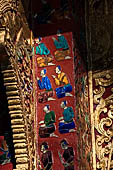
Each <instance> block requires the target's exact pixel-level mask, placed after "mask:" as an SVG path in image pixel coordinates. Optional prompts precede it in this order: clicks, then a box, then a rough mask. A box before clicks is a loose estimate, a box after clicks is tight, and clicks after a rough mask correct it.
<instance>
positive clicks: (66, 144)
mask: <svg viewBox="0 0 113 170" xmlns="http://www.w3.org/2000/svg"><path fill="white" fill-rule="evenodd" d="M60 145H61V148H62V149H66V148H67V146H68V145H69V144H68V142H67V141H66V140H65V139H63V140H62V141H61V142H60Z"/></svg>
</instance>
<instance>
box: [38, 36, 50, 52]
mask: <svg viewBox="0 0 113 170" xmlns="http://www.w3.org/2000/svg"><path fill="white" fill-rule="evenodd" d="M36 43H37V44H38V45H37V46H36V54H40V55H49V54H50V50H48V48H47V47H46V46H45V44H44V43H42V42H41V37H39V38H38V39H36Z"/></svg>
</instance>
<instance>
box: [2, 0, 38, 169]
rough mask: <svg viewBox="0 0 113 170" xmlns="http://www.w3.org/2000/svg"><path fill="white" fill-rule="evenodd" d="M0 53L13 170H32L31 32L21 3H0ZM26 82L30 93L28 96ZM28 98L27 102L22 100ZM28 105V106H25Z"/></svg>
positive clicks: (16, 1) (7, 0) (6, 0)
mask: <svg viewBox="0 0 113 170" xmlns="http://www.w3.org/2000/svg"><path fill="white" fill-rule="evenodd" d="M0 24H1V28H0V35H1V36H0V51H1V55H2V60H1V62H2V70H3V75H4V85H5V86H6V94H7V100H8V108H9V114H10V117H11V127H12V131H13V142H14V148H15V157H16V168H17V169H19V170H20V169H22V170H24V169H25V170H34V167H35V165H34V155H35V152H36V151H35V150H34V131H33V121H34V112H35V110H34V109H33V107H34V104H32V101H33V92H32V89H33V87H32V79H30V77H31V74H32V70H31V67H32V66H31V59H30V58H31V57H32V49H31V46H30V44H29V42H30V41H29V40H30V38H31V37H30V30H29V27H28V24H27V21H26V18H25V15H24V9H23V6H22V4H21V1H18V0H1V1H0ZM23 55H24V56H26V58H25V61H24V62H26V63H27V64H25V63H23V64H24V65H23V67H24V69H25V72H26V75H23V74H22V68H21V65H20V64H19V62H18V61H19V58H21V57H23ZM24 78H26V79H27V81H28V84H27V86H28V85H29V87H30V88H31V90H30V91H29V92H27V90H26V83H25V84H24V83H23V82H24ZM26 96H27V100H25V98H26ZM27 102H29V103H27Z"/></svg>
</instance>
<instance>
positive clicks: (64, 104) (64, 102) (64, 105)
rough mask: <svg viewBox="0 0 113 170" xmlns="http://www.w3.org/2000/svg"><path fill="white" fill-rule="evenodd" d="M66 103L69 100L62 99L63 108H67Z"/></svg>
mask: <svg viewBox="0 0 113 170" xmlns="http://www.w3.org/2000/svg"><path fill="white" fill-rule="evenodd" d="M66 105H67V101H66V100H64V101H62V103H61V108H65V107H66Z"/></svg>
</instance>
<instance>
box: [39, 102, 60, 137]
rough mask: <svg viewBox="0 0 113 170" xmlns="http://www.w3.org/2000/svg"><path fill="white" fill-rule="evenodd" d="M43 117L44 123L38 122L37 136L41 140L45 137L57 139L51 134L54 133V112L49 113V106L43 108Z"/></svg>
mask: <svg viewBox="0 0 113 170" xmlns="http://www.w3.org/2000/svg"><path fill="white" fill-rule="evenodd" d="M43 110H44V112H45V117H44V121H40V122H39V125H40V128H39V136H40V137H41V138H46V137H52V136H53V137H57V136H56V135H55V134H54V133H53V132H54V131H55V125H54V123H55V113H54V111H50V106H49V105H46V106H45V107H44V109H43Z"/></svg>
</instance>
